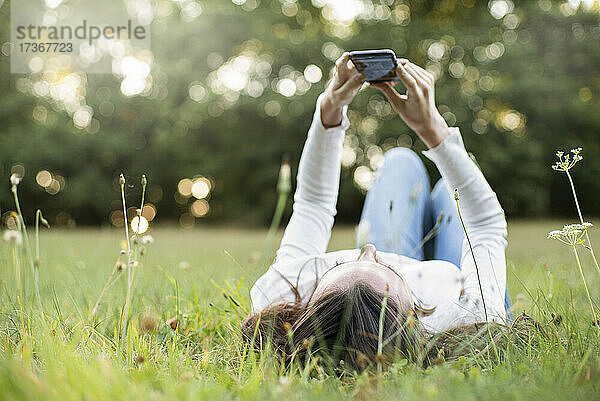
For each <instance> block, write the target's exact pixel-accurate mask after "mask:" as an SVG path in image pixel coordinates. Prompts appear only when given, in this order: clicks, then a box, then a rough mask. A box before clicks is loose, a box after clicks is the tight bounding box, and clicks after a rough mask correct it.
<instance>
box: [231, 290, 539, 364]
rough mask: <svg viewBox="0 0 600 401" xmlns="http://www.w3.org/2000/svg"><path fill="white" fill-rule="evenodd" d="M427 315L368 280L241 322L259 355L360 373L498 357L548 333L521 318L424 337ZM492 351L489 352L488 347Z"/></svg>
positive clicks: (274, 308) (279, 305)
mask: <svg viewBox="0 0 600 401" xmlns="http://www.w3.org/2000/svg"><path fill="white" fill-rule="evenodd" d="M431 312H432V310H426V309H423V308H420V307H419V306H418V305H417V304H415V305H412V306H410V307H408V306H406V305H405V306H404V307H402V306H401V305H400V303H399V302H397V300H395V299H393V298H388V297H387V295H385V294H384V295H382V294H380V293H378V292H377V291H375V290H374V289H373V288H372V287H370V286H369V285H367V284H365V283H357V284H356V285H354V286H353V287H351V288H350V289H347V290H337V289H336V290H332V291H329V292H327V293H323V294H322V295H321V296H319V298H317V299H315V300H314V301H312V302H310V303H308V304H302V303H301V302H299V301H297V302H295V303H287V304H275V305H272V306H270V307H267V308H266V309H264V310H263V311H261V312H259V313H257V314H253V315H250V316H248V317H247V318H246V319H244V321H243V322H242V335H243V338H244V340H245V341H246V342H247V344H250V345H251V346H252V347H253V348H254V349H255V350H256V351H258V352H260V351H262V350H264V349H265V348H267V347H269V346H270V347H272V348H273V349H274V351H275V352H276V353H277V354H278V355H280V356H282V357H283V360H284V361H285V362H286V363H291V362H293V361H294V360H296V361H303V360H304V359H305V358H306V357H307V356H312V355H317V354H318V355H319V356H320V357H322V358H323V359H325V360H328V361H329V362H331V363H332V365H333V366H335V367H339V365H341V363H340V362H341V361H344V362H343V364H344V365H345V366H347V367H350V368H353V369H354V370H357V371H362V370H365V369H366V368H368V367H369V366H375V365H378V364H381V363H384V362H386V361H393V360H396V359H399V358H406V359H407V360H409V361H411V362H414V363H416V364H417V365H418V366H428V365H431V364H437V363H441V362H444V361H449V360H454V359H457V358H459V357H461V356H468V355H472V354H473V353H474V352H475V353H478V354H487V355H488V356H491V357H493V358H494V359H495V358H497V357H499V356H501V355H500V354H498V353H497V351H498V350H499V349H500V350H501V349H504V348H506V347H507V346H508V344H510V343H512V344H515V345H517V346H522V345H526V344H528V343H530V342H531V341H532V339H534V338H535V339H537V340H539V339H540V338H543V337H545V336H546V334H545V331H546V330H545V329H544V327H542V326H541V325H540V324H539V323H538V322H537V321H535V320H534V319H532V318H531V317H529V316H527V315H526V314H524V313H523V314H521V315H519V316H518V317H517V318H516V319H515V320H514V322H513V323H512V325H511V326H510V327H508V326H505V325H502V324H497V323H476V324H469V325H464V326H460V327H455V328H451V329H449V330H446V331H443V332H440V333H436V334H433V335H429V334H428V333H427V332H426V331H425V330H424V329H423V327H422V325H421V323H420V321H419V318H418V317H419V315H421V316H422V315H426V314H428V313H431ZM492 349H493V350H494V352H493V353H492V352H491V350H492Z"/></svg>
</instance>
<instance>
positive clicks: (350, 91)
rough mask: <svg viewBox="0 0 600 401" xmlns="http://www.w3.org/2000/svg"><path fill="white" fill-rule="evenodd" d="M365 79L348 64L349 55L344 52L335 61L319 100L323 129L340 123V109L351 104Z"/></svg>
mask: <svg viewBox="0 0 600 401" xmlns="http://www.w3.org/2000/svg"><path fill="white" fill-rule="evenodd" d="M365 78H366V77H365V76H364V75H363V74H361V73H359V72H358V71H357V70H356V67H354V64H352V63H351V62H350V53H348V52H346V53H344V54H342V56H341V57H340V58H339V59H337V61H336V62H335V72H334V75H333V79H332V80H331V82H330V83H329V86H327V89H325V96H324V97H323V99H322V100H321V122H322V123H323V126H324V127H325V128H331V127H335V126H337V125H340V124H341V123H342V108H343V107H344V106H345V105H347V104H350V102H352V99H354V96H355V95H356V94H357V93H358V91H359V89H360V88H361V86H362V84H363V82H365Z"/></svg>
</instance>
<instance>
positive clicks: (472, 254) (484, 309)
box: [454, 189, 488, 322]
mask: <svg viewBox="0 0 600 401" xmlns="http://www.w3.org/2000/svg"><path fill="white" fill-rule="evenodd" d="M454 200H455V201H456V210H457V211H458V219H459V220H460V224H462V228H463V231H464V232H465V237H466V238H467V242H468V243H469V249H470V250H471V256H472V257H473V263H474V264H475V272H476V273H477V282H478V283H479V292H480V293H481V301H482V302H483V313H484V315H485V321H486V322H487V321H488V315H487V308H486V307H485V298H484V297H483V288H482V287H481V279H480V278H479V267H478V266H477V260H476V259H475V253H474V252H473V246H472V245H471V239H470V238H469V234H468V233H467V228H466V227H465V222H464V221H463V218H462V214H461V213H460V206H459V205H458V190H457V189H455V190H454Z"/></svg>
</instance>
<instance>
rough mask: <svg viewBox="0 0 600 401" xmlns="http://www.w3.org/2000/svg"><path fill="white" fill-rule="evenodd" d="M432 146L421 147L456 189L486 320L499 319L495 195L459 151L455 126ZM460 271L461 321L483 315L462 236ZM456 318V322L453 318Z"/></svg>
mask: <svg viewBox="0 0 600 401" xmlns="http://www.w3.org/2000/svg"><path fill="white" fill-rule="evenodd" d="M450 130H451V132H450V136H449V137H447V138H446V139H445V140H444V141H443V142H442V143H441V144H439V145H438V146H436V147H435V148H433V149H430V150H428V151H425V152H423V154H425V156H427V157H428V158H429V159H431V160H432V161H433V162H434V163H435V164H436V166H437V168H438V170H439V171H440V173H441V175H442V177H443V178H444V180H445V182H446V185H447V187H448V191H450V194H451V196H452V197H453V198H454V191H455V189H456V190H458V193H459V205H460V211H461V214H462V218H463V221H464V224H465V227H466V230H467V233H468V236H469V238H470V240H471V244H472V246H473V254H474V257H475V260H476V262H477V268H478V270H479V279H480V280H481V288H482V290H483V296H484V300H485V307H486V311H487V315H488V320H490V321H491V320H493V321H499V322H504V321H505V319H506V311H505V307H504V295H505V290H506V259H505V249H506V244H507V242H506V235H507V231H506V219H505V217H504V211H503V210H502V207H501V206H500V203H499V202H498V198H497V197H496V194H495V193H494V191H492V189H491V188H490V186H489V184H488V182H487V181H486V179H485V177H484V176H483V174H482V172H481V171H480V170H479V168H478V167H477V166H476V165H475V163H474V162H473V161H472V160H471V158H470V157H469V155H468V154H467V152H466V151H465V148H464V144H463V141H462V138H461V136H460V132H459V130H458V128H450ZM461 272H462V274H463V277H464V279H465V281H464V285H463V288H464V294H462V295H461V297H460V300H459V303H458V304H457V305H455V307H456V308H457V309H460V312H457V313H458V314H459V315H462V317H463V319H461V320H462V322H461V323H464V324H467V323H474V322H482V321H485V313H484V308H483V302H481V292H480V288H479V280H478V279H477V271H476V267H475V264H474V262H473V255H471V250H470V248H469V244H468V242H467V240H466V239H465V240H464V242H463V249H462V257H461ZM457 323H458V322H457Z"/></svg>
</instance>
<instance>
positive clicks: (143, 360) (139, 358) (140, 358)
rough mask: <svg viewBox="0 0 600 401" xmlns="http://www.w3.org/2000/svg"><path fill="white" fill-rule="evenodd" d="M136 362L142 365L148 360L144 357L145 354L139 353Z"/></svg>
mask: <svg viewBox="0 0 600 401" xmlns="http://www.w3.org/2000/svg"><path fill="white" fill-rule="evenodd" d="M134 362H135V363H137V364H138V365H141V364H142V363H144V362H146V358H144V355H142V354H139V355H138V356H136V357H135V359H134Z"/></svg>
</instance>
